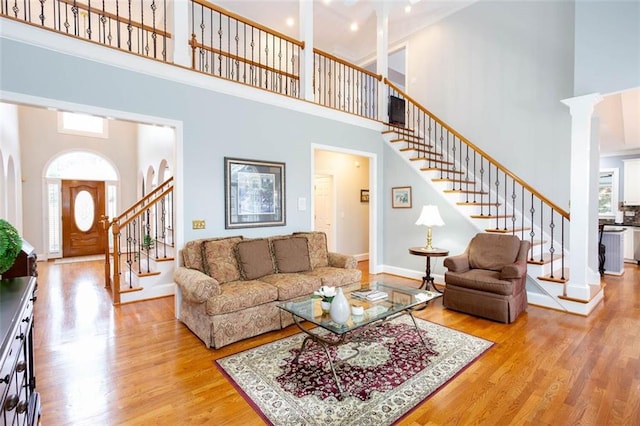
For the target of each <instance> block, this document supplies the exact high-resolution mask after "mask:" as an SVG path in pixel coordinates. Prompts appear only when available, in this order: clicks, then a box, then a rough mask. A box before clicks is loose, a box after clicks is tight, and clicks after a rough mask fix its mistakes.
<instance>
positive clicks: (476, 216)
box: [470, 214, 513, 219]
mask: <svg viewBox="0 0 640 426" xmlns="http://www.w3.org/2000/svg"><path fill="white" fill-rule="evenodd" d="M470 216H471V219H508V218H510V217H513V216H511V215H502V214H499V215H495V214H494V215H492V214H472V215H470Z"/></svg>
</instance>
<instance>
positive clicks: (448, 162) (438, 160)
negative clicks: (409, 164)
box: [409, 157, 454, 165]
mask: <svg viewBox="0 0 640 426" xmlns="http://www.w3.org/2000/svg"><path fill="white" fill-rule="evenodd" d="M409 160H411V161H430V162H432V163H438V164H450V165H453V164H454V163H452V162H451V161H446V160H441V159H439V158H430V157H411V158H410V159H409Z"/></svg>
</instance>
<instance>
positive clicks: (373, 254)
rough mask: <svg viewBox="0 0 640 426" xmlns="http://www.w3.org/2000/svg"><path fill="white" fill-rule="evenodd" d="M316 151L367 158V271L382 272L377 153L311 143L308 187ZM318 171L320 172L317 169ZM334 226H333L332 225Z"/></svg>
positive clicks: (312, 207) (312, 202)
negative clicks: (379, 256) (379, 248)
mask: <svg viewBox="0 0 640 426" xmlns="http://www.w3.org/2000/svg"><path fill="white" fill-rule="evenodd" d="M316 151H330V152H339V153H342V154H351V155H358V156H360V157H367V158H368V159H369V194H370V196H369V273H371V274H377V273H379V272H382V270H381V268H380V267H379V266H378V249H377V248H378V247H379V246H380V244H378V197H377V194H378V154H376V153H374V152H367V151H359V150H354V149H348V148H340V147H336V146H331V145H322V144H316V143H312V144H311V173H310V175H309V180H310V181H311V186H310V188H313V182H314V178H315V175H316V171H315V161H314V160H315V156H316ZM318 173H322V172H320V171H318ZM310 198H311V209H310V216H311V227H312V229H313V227H314V225H315V223H314V218H313V216H314V212H315V204H314V197H310ZM334 228H335V227H334Z"/></svg>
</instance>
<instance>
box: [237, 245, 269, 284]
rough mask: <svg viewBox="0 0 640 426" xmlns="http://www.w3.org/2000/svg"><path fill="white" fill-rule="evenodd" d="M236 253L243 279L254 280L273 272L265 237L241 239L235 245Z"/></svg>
mask: <svg viewBox="0 0 640 426" xmlns="http://www.w3.org/2000/svg"><path fill="white" fill-rule="evenodd" d="M236 253H237V255H238V263H239V264H240V270H241V272H242V277H243V278H244V279H245V280H255V279H257V278H260V277H264V276H265V275H269V274H273V273H274V272H275V270H274V268H273V259H272V258H271V251H270V248H269V240H267V239H266V238H259V239H255V240H244V241H241V242H239V243H238V244H237V245H236Z"/></svg>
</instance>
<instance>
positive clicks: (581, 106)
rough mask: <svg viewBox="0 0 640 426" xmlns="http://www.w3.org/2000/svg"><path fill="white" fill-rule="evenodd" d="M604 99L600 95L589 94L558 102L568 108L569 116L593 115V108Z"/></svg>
mask: <svg viewBox="0 0 640 426" xmlns="http://www.w3.org/2000/svg"><path fill="white" fill-rule="evenodd" d="M602 99H604V98H603V97H602V95H601V94H600V93H590V94H588V95H582V96H575V97H573V98H567V99H562V100H561V101H560V102H562V103H563V104H565V105H566V106H568V107H569V111H570V114H571V115H572V116H575V115H576V114H580V115H582V114H589V115H591V114H592V113H593V108H594V107H595V106H596V105H597V104H598V103H600V102H601V101H602Z"/></svg>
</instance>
